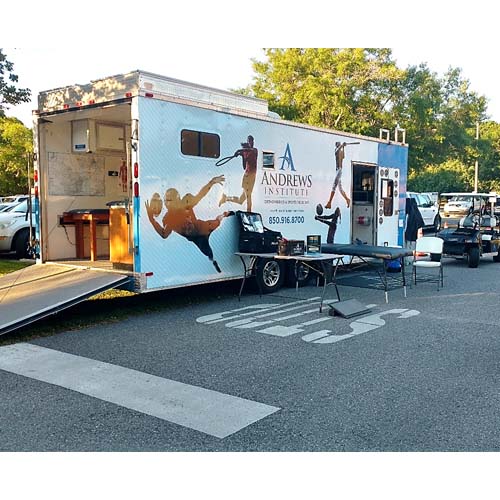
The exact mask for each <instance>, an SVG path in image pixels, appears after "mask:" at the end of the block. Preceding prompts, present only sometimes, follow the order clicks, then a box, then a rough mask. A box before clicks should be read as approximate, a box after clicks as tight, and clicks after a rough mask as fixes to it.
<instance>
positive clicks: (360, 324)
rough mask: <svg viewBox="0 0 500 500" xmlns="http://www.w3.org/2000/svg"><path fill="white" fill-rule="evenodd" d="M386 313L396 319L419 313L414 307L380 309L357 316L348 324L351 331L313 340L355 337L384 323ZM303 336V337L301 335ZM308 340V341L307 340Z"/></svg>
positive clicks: (333, 340)
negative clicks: (373, 312) (376, 312)
mask: <svg viewBox="0 0 500 500" xmlns="http://www.w3.org/2000/svg"><path fill="white" fill-rule="evenodd" d="M388 314H399V316H397V318H398V319H406V318H410V317H412V316H416V315H417V314H420V312H419V311H415V310H414V309H411V310H408V309H390V310H388V311H382V312H380V313H378V314H371V315H370V316H364V317H363V318H359V319H357V320H355V321H353V322H352V323H350V324H349V326H350V327H351V332H350V333H347V334H345V335H329V336H327V337H323V338H321V339H319V340H313V342H314V343H315V344H333V343H336V342H340V341H341V340H345V339H349V338H351V337H355V336H357V335H361V334H362V333H367V332H370V331H372V330H377V329H379V328H380V327H381V326H384V325H385V320H384V319H382V317H381V316H384V315H388ZM302 338H304V337H302ZM309 342H310V341H309Z"/></svg>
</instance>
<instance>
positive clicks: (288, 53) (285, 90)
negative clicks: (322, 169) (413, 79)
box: [243, 48, 404, 135]
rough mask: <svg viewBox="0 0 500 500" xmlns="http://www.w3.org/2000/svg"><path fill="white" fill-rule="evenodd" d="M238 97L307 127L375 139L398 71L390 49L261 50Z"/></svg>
mask: <svg viewBox="0 0 500 500" xmlns="http://www.w3.org/2000/svg"><path fill="white" fill-rule="evenodd" d="M264 53H265V57H266V60H265V61H258V60H255V59H254V60H253V68H254V71H255V76H254V79H253V83H252V84H251V85H249V86H248V87H247V88H246V89H244V90H243V92H244V93H246V94H250V95H254V96H256V97H260V98H262V99H265V100H267V101H268V103H269V108H270V109H271V110H272V111H275V112H277V113H279V114H280V115H281V116H282V117H283V118H285V119H288V120H294V121H299V122H302V123H307V124H309V125H315V126H321V127H327V128H332V129H337V130H344V131H349V132H354V133H360V134H368V135H378V131H379V128H380V127H381V126H383V125H384V124H385V122H386V120H385V115H386V113H387V110H388V109H389V108H390V106H391V100H392V97H393V96H394V95H395V93H396V91H397V88H398V85H399V82H400V81H401V78H402V77H403V76H404V72H403V71H401V70H399V69H398V68H397V66H396V64H395V62H394V61H393V60H392V58H391V55H392V52H391V50H390V49H357V48H349V49H330V48H325V49H312V48H308V49H265V51H264Z"/></svg>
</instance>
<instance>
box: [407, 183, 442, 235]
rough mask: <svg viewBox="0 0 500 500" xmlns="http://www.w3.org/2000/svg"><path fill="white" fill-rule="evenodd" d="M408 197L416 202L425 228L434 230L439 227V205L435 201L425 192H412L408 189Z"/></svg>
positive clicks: (437, 229)
mask: <svg viewBox="0 0 500 500" xmlns="http://www.w3.org/2000/svg"><path fill="white" fill-rule="evenodd" d="M406 196H407V197H408V198H413V199H414V200H415V201H416V202H417V206H418V211H419V212H420V215H421V216H422V219H424V224H425V227H426V228H430V227H432V228H434V231H436V232H437V231H439V230H440V229H441V216H440V215H439V206H438V204H437V203H435V202H434V201H433V200H432V199H431V197H430V196H429V195H428V194H427V193H414V192H412V191H408V192H407V193H406Z"/></svg>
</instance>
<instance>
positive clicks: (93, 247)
mask: <svg viewBox="0 0 500 500" xmlns="http://www.w3.org/2000/svg"><path fill="white" fill-rule="evenodd" d="M89 231H90V235H89V236H90V260H91V261H94V260H96V259H97V234H96V233H97V223H96V221H95V220H94V219H93V217H92V215H91V216H90V220H89Z"/></svg>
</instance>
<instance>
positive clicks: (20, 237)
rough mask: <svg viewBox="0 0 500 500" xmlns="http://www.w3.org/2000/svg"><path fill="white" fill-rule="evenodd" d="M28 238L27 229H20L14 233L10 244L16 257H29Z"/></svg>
mask: <svg viewBox="0 0 500 500" xmlns="http://www.w3.org/2000/svg"><path fill="white" fill-rule="evenodd" d="M29 238H30V232H29V229H21V231H19V232H18V233H17V234H16V237H15V240H14V243H13V245H12V248H13V250H14V251H15V252H16V259H27V258H28V257H29V253H28V243H29Z"/></svg>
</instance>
